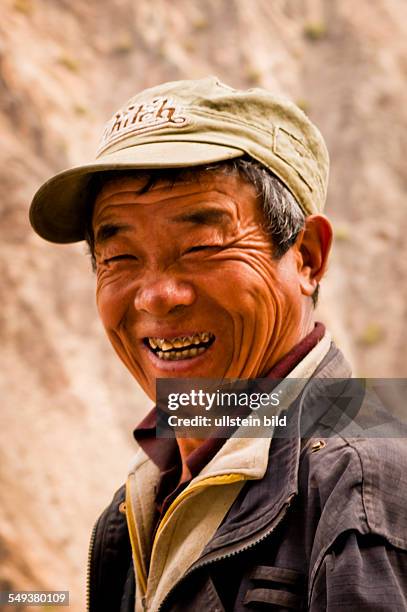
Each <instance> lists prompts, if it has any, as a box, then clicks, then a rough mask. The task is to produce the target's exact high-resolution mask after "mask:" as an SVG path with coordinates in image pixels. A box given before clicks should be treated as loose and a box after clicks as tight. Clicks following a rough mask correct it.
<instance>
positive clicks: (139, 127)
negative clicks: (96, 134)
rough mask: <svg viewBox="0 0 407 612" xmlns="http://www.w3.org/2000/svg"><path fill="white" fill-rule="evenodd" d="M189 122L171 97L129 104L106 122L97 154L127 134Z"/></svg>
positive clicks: (142, 132)
mask: <svg viewBox="0 0 407 612" xmlns="http://www.w3.org/2000/svg"><path fill="white" fill-rule="evenodd" d="M189 123H190V120H189V119H188V117H187V116H186V115H185V114H184V109H183V107H182V106H181V105H180V104H178V103H177V102H174V100H172V99H171V98H167V97H164V96H161V97H158V98H153V99H152V100H151V102H144V103H143V104H130V106H128V107H127V108H125V109H123V110H120V111H118V112H117V113H116V114H115V115H114V116H113V117H112V119H110V121H109V122H108V123H107V125H106V128H105V130H104V132H103V136H102V139H101V142H100V146H99V149H98V153H97V154H98V155H100V154H101V153H103V151H105V150H106V149H107V148H108V147H110V146H111V145H112V144H114V143H116V142H119V141H120V140H121V139H122V138H126V137H127V136H129V134H132V135H133V134H134V135H139V134H145V133H146V132H150V131H153V130H157V129H158V128H161V127H163V126H165V125H170V126H172V127H177V128H181V127H184V126H186V125H188V124H189Z"/></svg>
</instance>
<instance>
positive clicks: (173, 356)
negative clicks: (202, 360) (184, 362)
mask: <svg viewBox="0 0 407 612" xmlns="http://www.w3.org/2000/svg"><path fill="white" fill-rule="evenodd" d="M205 351H206V348H205V347H204V346H201V347H200V348H195V347H194V348H191V349H186V350H185V351H177V352H175V351H166V352H164V351H157V353H156V355H157V357H159V358H160V359H163V360H164V361H180V360H181V359H189V358H190V357H196V356H197V355H201V354H202V353H204V352H205Z"/></svg>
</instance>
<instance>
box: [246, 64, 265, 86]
mask: <svg viewBox="0 0 407 612" xmlns="http://www.w3.org/2000/svg"><path fill="white" fill-rule="evenodd" d="M246 78H247V80H248V82H249V84H250V85H260V84H261V78H262V74H261V72H260V70H259V69H258V68H254V66H248V67H247V68H246Z"/></svg>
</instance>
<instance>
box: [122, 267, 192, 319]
mask: <svg viewBox="0 0 407 612" xmlns="http://www.w3.org/2000/svg"><path fill="white" fill-rule="evenodd" d="M195 299H196V295H195V290H194V288H193V286H192V285H191V284H190V283H188V282H186V281H184V280H180V279H176V278H174V277H169V276H160V277H158V278H157V277H155V278H151V277H150V278H149V279H145V282H144V283H143V286H142V287H140V288H139V290H138V291H137V293H136V296H135V298H134V306H135V308H136V310H138V311H143V312H146V313H148V314H150V315H154V316H156V317H164V316H166V315H168V314H173V313H174V312H176V311H178V310H180V309H181V308H182V307H184V306H191V304H193V303H194V301H195Z"/></svg>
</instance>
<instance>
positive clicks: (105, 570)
mask: <svg viewBox="0 0 407 612" xmlns="http://www.w3.org/2000/svg"><path fill="white" fill-rule="evenodd" d="M349 375H350V372H349V369H348V367H347V364H346V362H345V360H344V358H343V356H342V354H341V353H340V351H338V349H337V348H336V347H335V346H334V345H331V348H330V349H329V351H328V353H327V354H326V356H325V358H324V359H323V360H322V363H321V364H320V366H319V367H318V370H317V374H316V376H317V377H318V378H319V379H321V380H323V379H330V378H339V379H341V380H345V379H346V378H347V377H348V376H349ZM342 387H343V389H342V390H341V391H340V392H339V395H340V394H341V393H342V395H343V397H345V396H346V390H345V389H346V385H342ZM340 404H341V402H336V406H337V405H340ZM314 407H315V394H314V395H313V393H307V394H302V395H301V394H300V396H299V397H298V398H297V400H296V401H295V402H293V405H292V406H291V407H290V410H291V414H290V418H289V421H288V422H289V428H290V430H289V435H285V436H284V437H275V438H274V437H273V440H272V442H271V444H270V443H269V444H268V445H267V444H266V443H265V442H264V440H263V442H262V441H261V440H257V441H256V443H257V447H256V448H257V451H256V452H258V454H259V456H261V454H262V453H263V455H264V454H265V453H266V454H267V460H266V461H265V463H264V465H263V468H260V469H259V462H257V463H256V469H257V470H258V472H257V473H255V470H254V469H252V472H251V473H250V474H249V476H247V472H248V471H250V470H248V469H246V474H245V475H246V476H247V477H244V478H241V479H236V478H235V479H234V480H233V479H232V480H231V481H230V482H227V481H223V482H222V483H217V484H221V486H218V487H215V486H213V484H214V483H213V482H212V486H211V487H207V488H206V489H203V487H201V489H202V490H200V489H199V487H198V484H199V482H198V483H195V492H196V495H195V497H194V496H193V495H190V499H186V500H181V501H180V502H179V503H178V506H176V507H175V508H173V510H172V515H173V516H172V517H171V513H170V517H169V519H168V520H167V522H166V523H165V521H164V523H165V524H164V526H163V527H161V525H160V527H159V529H158V530H157V534H158V532H159V530H160V528H161V531H162V534H163V536H162V537H163V538H164V536H165V530H166V529H167V531H169V536H170V537H169V539H168V542H169V544H168V546H169V548H168V550H167V549H166V552H165V551H163V552H162V553H161V554H159V555H158V562H159V569H160V571H159V572H158V577H159V580H158V581H157V588H156V587H155V585H154V588H153V589H152V590H151V592H150V594H149V591H148V585H146V584H144V585H143V576H142V569H143V563H144V564H145V565H146V564H147V566H148V562H149V560H148V559H147V560H146V559H143V542H142V539H143V537H144V536H143V534H142V532H140V530H139V531H138V532H137V531H135V530H134V525H133V524H132V523H133V522H134V521H135V520H136V521H137V520H138V518H137V516H138V513H139V512H137V513H136V514H134V508H133V511H132V510H131V508H130V509H129V506H131V505H132V504H133V501H134V497H133V495H134V491H132V490H131V487H132V486H133V485H132V484H131V481H130V485H129V483H128V484H127V493H126V489H125V487H121V488H120V489H119V491H118V492H117V493H116V495H115V497H114V499H113V501H112V503H111V504H110V506H109V507H108V508H107V509H106V510H105V512H104V513H103V514H102V516H101V517H100V518H99V520H98V521H97V523H96V526H95V529H94V531H93V535H92V546H91V550H90V564H89V609H90V610H91V612H129V611H130V610H131V611H132V612H133V610H134V609H135V600H136V602H138V603H136V607H138V608H139V609H145V610H158V609H159V610H162V611H166V612H178V611H179V612H181V611H185V610H186V611H188V610H191V611H201V610H202V611H210V612H221V611H224V610H225V611H233V612H243V611H250V610H259V609H270V610H280V611H282V610H310V611H311V612H319V611H322V610H329V611H330V612H336V611H337V610H350V611H352V610H358V611H359V610H361V611H366V612H367V611H369V612H390V611H391V612H396V611H402V610H407V511H406V508H407V448H406V442H405V438H404V437H403V435H400V427H397V430H396V425H395V429H394V431H393V430H391V429H388V428H387V430H386V436H387V437H375V438H370V437H366V436H365V437H364V436H362V435H359V436H357V437H355V436H354V435H352V436H349V435H348V434H347V433H346V428H345V430H344V427H343V425H341V427H340V431H339V432H336V434H335V435H326V436H323V435H321V432H322V433H324V431H327V432H328V429H329V427H328V425H329V426H331V425H332V422H331V423H328V425H327V424H326V418H327V416H326V415H328V416H329V414H330V411H329V410H327V409H326V406H325V407H323V408H322V410H321V415H320V418H318V419H314V420H313V423H314V425H315V422H318V426H319V428H318V430H316V428H315V426H314V427H313V429H312V431H311V434H312V435H307V436H304V435H303V434H304V427H303V426H302V425H301V422H302V421H301V418H302V417H303V416H304V415H307V414H309V413H310V412H311V411H312V410H313V409H314ZM365 409H367V414H368V415H369V418H370V420H372V418H374V416H373V417H372V414H373V415H374V412H369V410H370V408H369V405H367V406H365ZM331 412H332V411H331ZM324 419H325V421H324ZM328 421H329V418H328ZM371 424H372V423H371V422H370V425H371ZM392 431H393V434H392ZM315 432H317V433H318V435H313V434H314V433H315ZM228 442H229V441H228ZM253 448H254V447H253ZM260 464H261V462H260ZM246 467H247V466H246ZM140 469H141V471H143V470H144V469H146V470H147V472H146V477H147V478H148V479H151V478H152V481H154V474H153V471H154V468H153V466H152V465H151V462H149V461H147V460H146V459H145V458H144V459H143V460H142V461H139V463H138V464H137V470H140ZM261 469H263V473H262V472H261ZM137 470H136V472H135V473H137ZM148 470H152V472H149V471H148ZM242 472H244V470H242V469H240V473H242ZM234 473H239V471H237V472H234ZM204 476H205V475H202V476H201V482H204ZM212 478H213V474H212ZM133 484H134V483H133ZM191 485H193V483H191ZM216 492H219V493H220V494H219V495H218V497H216V494H215V493H216ZM136 494H137V491H136ZM125 498H126V512H127V522H128V524H126V515H125V514H124V513H123V512H124V501H125ZM140 499H141V503H142V504H145V505H146V506H148V505H149V503H150V501H149V499H148V492H146V494H145V495H144V491H143V492H142V494H141V497H140ZM222 502H223V504H224V506H222V507H221V505H222ZM182 503H184V504H185V512H183V510H182ZM186 504H189V505H186ZM205 507H206V508H207V511H206V513H205V512H204V511H203V510H202V508H205ZM137 510H138V511H139V509H137ZM140 512H141V513H143V508H142V507H141V509H140ZM176 512H178V515H177V514H176ZM200 513H201V514H200ZM214 516H215V518H216V516H217V520H218V524H216V520H215V519H214V518H213V517H214ZM194 517H195V520H196V523H195V525H196V529H198V528H200V529H201V530H202V529H203V530H204V531H203V536H202V537H203V539H202V542H203V547H202V549H201V550H199V551H198V553H197V555H196V558H195V559H193V560H192V562H191V563H190V561H191V559H188V555H189V554H190V549H189V545H188V537H189V534H190V532H191V533H192V534H193V536H195V535H196V534H197V533H198V532H197V531H196V530H194V529H192V531H191V530H189V531H188V523H187V521H191V520H192V521H193V520H194ZM208 517H209V518H211V519H212V523H213V524H210V520H209V527H208V525H207V524H206V523H207V521H206V519H207V518H208ZM171 518H172V519H173V520H172V522H171ZM180 519H181V520H180ZM202 523H204V524H205V525H204V527H202ZM205 529H206V531H205ZM211 530H212V531H211ZM147 531H148V529H147ZM129 533H130V537H129ZM134 534H136V535H134ZM157 534H156V536H155V537H156V538H157ZM135 538H136V539H138V542H136V543H135V542H134V541H133V542H131V541H130V540H131V539H133V540H134V539H135ZM197 539H199V538H196V537H193V539H191V540H190V542H192V543H195V542H196V540H197ZM173 541H175V542H176V546H175V547H174V550H171V543H172V542H173ZM185 542H186V545H185ZM132 545H133V550H132ZM154 546H156V548H157V542H154V545H152V549H153V550H152V551H151V546H150V550H149V551H148V552H149V555H151V559H150V563H152V564H153V566H154V564H155V563H157V562H155V561H154ZM158 546H159V544H158ZM193 546H195V544H193ZM140 551H141V552H140ZM168 551H169V552H168ZM156 556H157V555H156ZM185 557H186V559H187V561H186V564H187V566H186V567H184V566H183V563H184V558H185ZM166 564H167V567H166V566H165V565H166ZM160 565H161V567H160ZM184 565H185V563H184ZM150 570H151V565H150ZM145 571H147V573H148V572H149V570H148V569H147V570H146V568H145ZM155 571H156V570H154V572H155ZM148 580H150V575H148ZM136 581H137V588H136ZM162 584H166V585H169V587H168V588H167V589H165V588H164V589H163V588H162ZM160 589H161V590H160ZM136 590H138V591H139V592H138V593H136ZM140 592H141V594H140ZM145 593H147V597H146V596H145ZM157 593H158V595H157Z"/></svg>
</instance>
